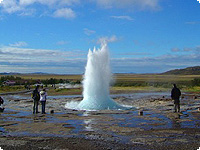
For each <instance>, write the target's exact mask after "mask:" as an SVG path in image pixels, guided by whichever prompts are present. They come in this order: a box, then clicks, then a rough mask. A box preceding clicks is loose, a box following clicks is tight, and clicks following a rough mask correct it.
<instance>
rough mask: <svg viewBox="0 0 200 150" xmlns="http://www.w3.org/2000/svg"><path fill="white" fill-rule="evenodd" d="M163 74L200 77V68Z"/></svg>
mask: <svg viewBox="0 0 200 150" xmlns="http://www.w3.org/2000/svg"><path fill="white" fill-rule="evenodd" d="M162 74H166V75H168V74H169V75H170V74H172V75H200V66H195V67H188V68H184V69H175V70H170V71H167V72H164V73H162Z"/></svg>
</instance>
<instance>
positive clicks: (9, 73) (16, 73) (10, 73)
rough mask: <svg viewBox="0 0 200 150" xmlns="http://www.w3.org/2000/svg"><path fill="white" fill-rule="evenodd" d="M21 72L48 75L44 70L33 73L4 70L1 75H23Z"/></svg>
mask: <svg viewBox="0 0 200 150" xmlns="http://www.w3.org/2000/svg"><path fill="white" fill-rule="evenodd" d="M21 74H37V75H46V74H48V73H44V72H33V73H18V72H2V73H0V75H5V76H10V75H21Z"/></svg>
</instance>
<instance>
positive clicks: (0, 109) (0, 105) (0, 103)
mask: <svg viewBox="0 0 200 150" xmlns="http://www.w3.org/2000/svg"><path fill="white" fill-rule="evenodd" d="M3 103H4V100H3V98H2V97H1V96H0V112H3V111H4V109H5V108H4V107H3V106H2V104H3Z"/></svg>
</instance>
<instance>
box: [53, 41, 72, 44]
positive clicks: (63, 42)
mask: <svg viewBox="0 0 200 150" xmlns="http://www.w3.org/2000/svg"><path fill="white" fill-rule="evenodd" d="M67 43H69V42H68V41H58V42H57V43H56V44H57V45H66V44H67Z"/></svg>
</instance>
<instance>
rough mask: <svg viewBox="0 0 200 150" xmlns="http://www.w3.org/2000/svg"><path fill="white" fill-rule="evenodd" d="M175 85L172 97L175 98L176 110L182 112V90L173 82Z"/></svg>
mask: <svg viewBox="0 0 200 150" xmlns="http://www.w3.org/2000/svg"><path fill="white" fill-rule="evenodd" d="M173 85H174V87H173V89H172V91H171V98H172V99H173V100H174V112H177V110H178V112H180V96H181V91H180V90H179V88H177V86H176V84H173Z"/></svg>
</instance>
